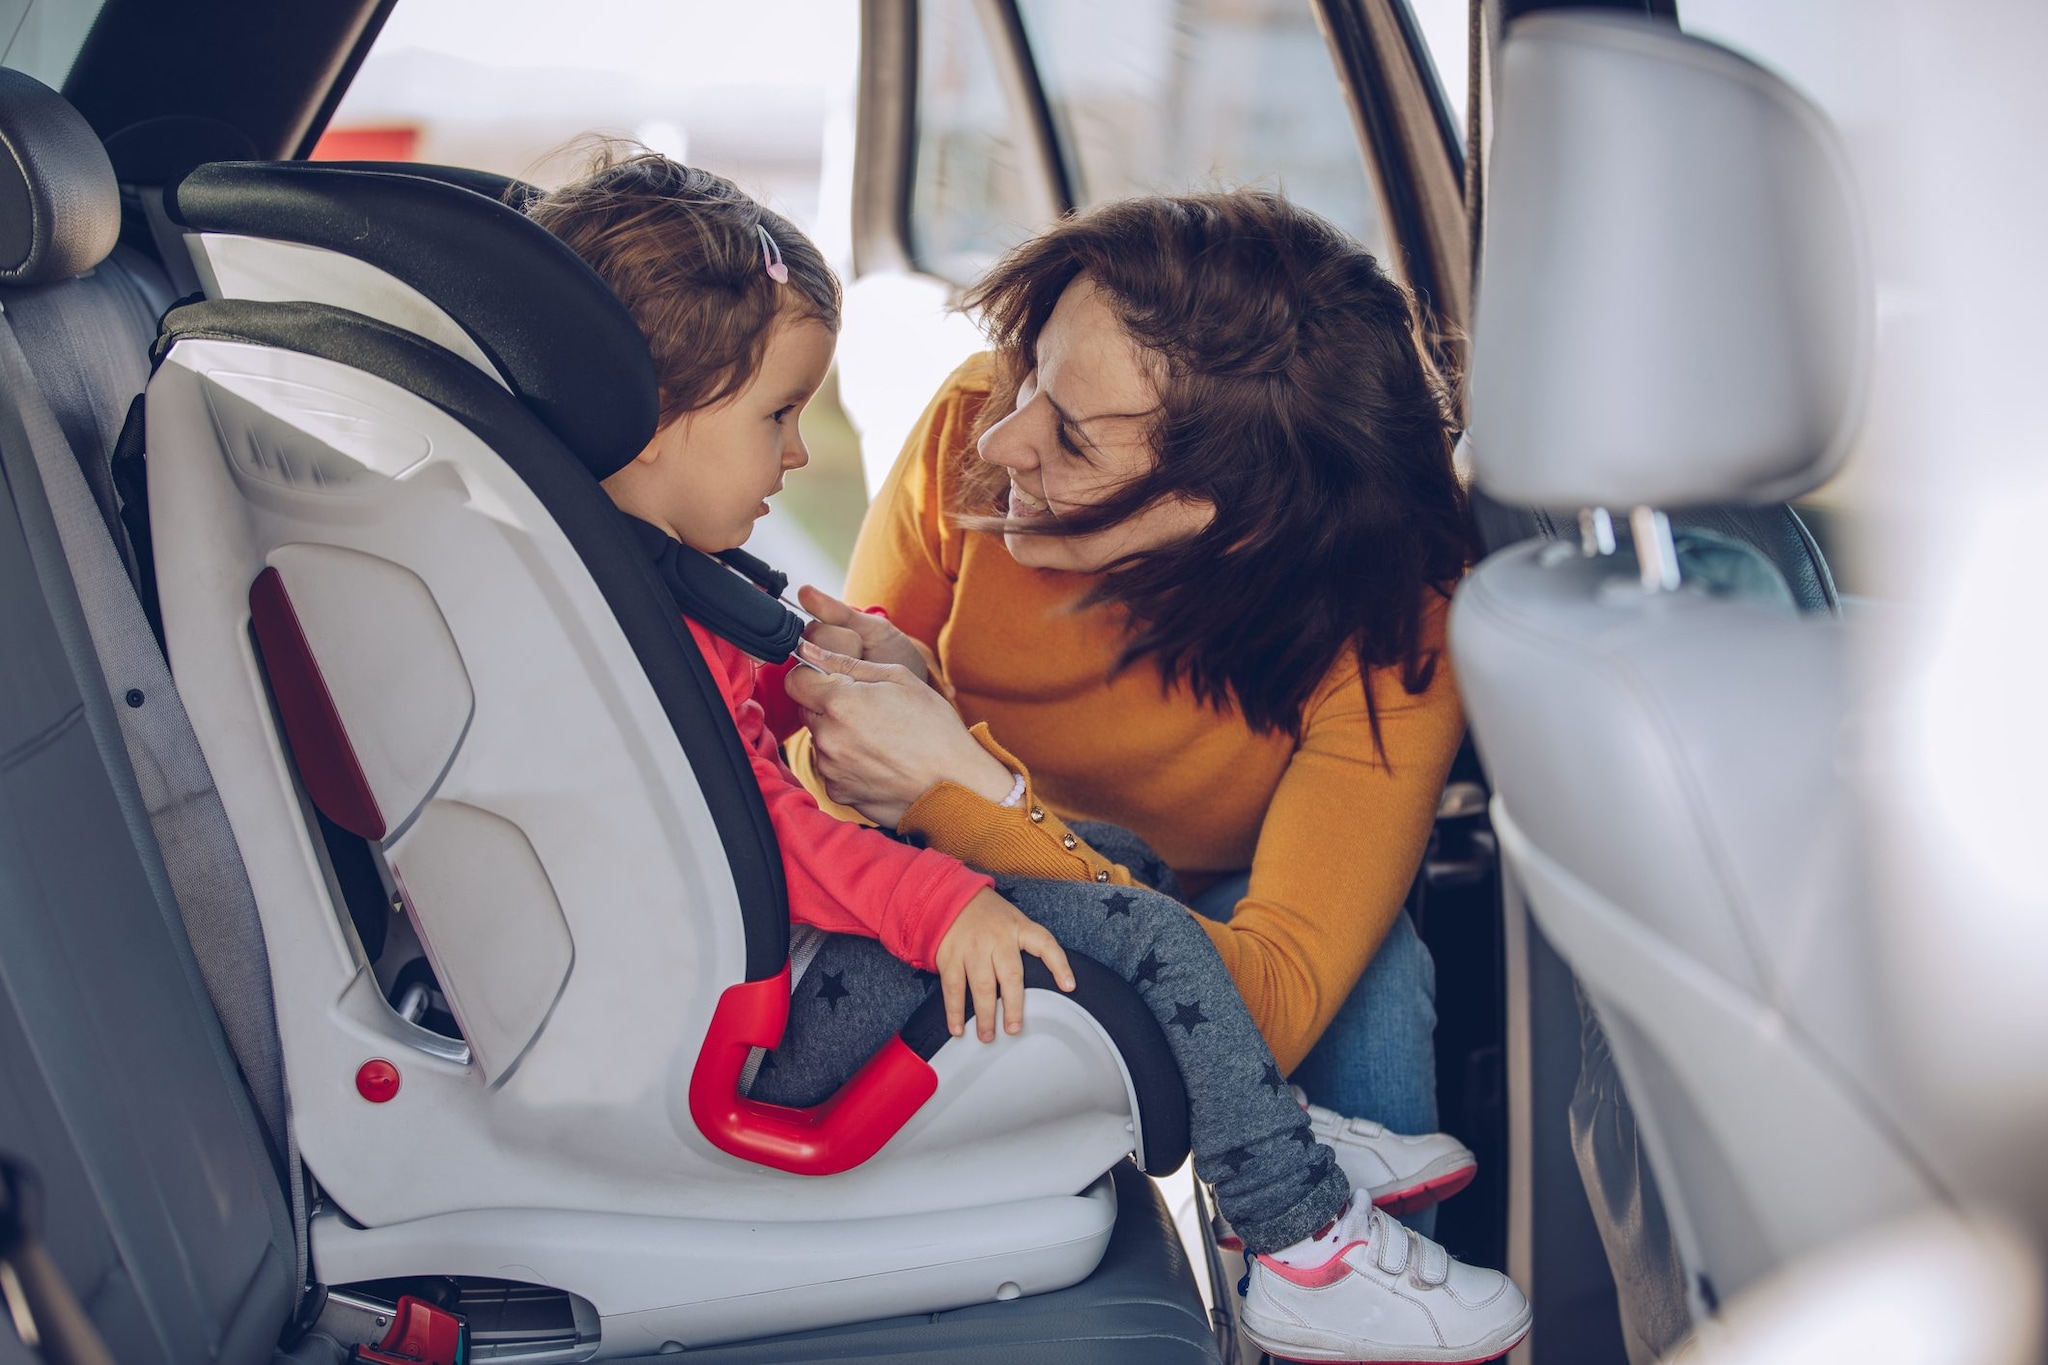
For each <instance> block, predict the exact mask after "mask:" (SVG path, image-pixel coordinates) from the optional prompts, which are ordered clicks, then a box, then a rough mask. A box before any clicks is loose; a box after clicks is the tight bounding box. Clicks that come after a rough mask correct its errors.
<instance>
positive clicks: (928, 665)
mask: <svg viewBox="0 0 2048 1365" xmlns="http://www.w3.org/2000/svg"><path fill="white" fill-rule="evenodd" d="M796 600H797V601H798V602H799V603H800V604H801V605H802V606H803V609H804V610H805V611H807V612H809V613H810V614H811V616H812V617H813V618H814V619H813V620H812V621H811V623H810V625H808V626H806V627H804V638H805V639H806V640H809V641H810V642H811V643H812V644H814V645H820V646H822V647H824V648H826V649H829V650H831V651H832V652H833V653H835V654H844V655H845V656H846V657H847V658H849V659H867V660H871V661H872V662H874V663H878V664H900V665H902V666H903V667H904V668H907V669H909V670H910V671H911V672H912V673H914V674H916V675H917V678H918V681H920V682H926V683H930V684H931V685H932V686H934V687H936V688H938V689H939V690H940V691H941V692H944V693H945V694H946V700H948V701H951V700H952V699H953V689H952V688H951V687H950V686H948V685H947V683H946V681H945V679H944V678H942V677H940V676H939V672H938V660H937V658H936V657H934V656H933V654H932V652H931V650H930V649H929V648H927V647H926V646H925V643H924V642H923V641H922V640H916V639H912V638H911V637H910V636H908V635H906V634H904V633H903V632H902V631H901V630H899V629H898V628H897V627H896V625H895V623H894V622H892V621H890V619H889V618H888V617H886V616H882V615H879V614H877V613H875V612H870V611H856V610H855V609H854V608H852V607H850V606H848V605H847V604H846V603H844V602H842V601H840V600H839V599H838V598H836V597H834V596H832V595H831V594H829V593H825V592H821V591H819V590H818V589H817V588H814V587H812V586H811V585H810V584H808V583H806V584H804V585H803V586H802V587H801V588H798V589H797V591H796Z"/></svg>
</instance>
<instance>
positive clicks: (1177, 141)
mask: <svg viewBox="0 0 2048 1365" xmlns="http://www.w3.org/2000/svg"><path fill="white" fill-rule="evenodd" d="M1019 9H1020V11H1021V12H1022V14H1023V18H1024V27H1025V31H1026V33H1027V34H1028V36H1029V38H1030V41H1031V50H1032V54H1033V56H1034V58H1035V59H1036V62H1037V66H1038V72H1039V78H1040V80H1041V81H1042V82H1043V84H1044V87H1045V93H1046V98H1047V100H1048V101H1050V103H1051V105H1052V108H1053V117H1054V121H1055V123H1056V124H1057V126H1058V127H1059V129H1060V134H1061V138H1062V140H1063V141H1064V142H1065V144H1066V148H1067V156H1068V160H1069V164H1070V166H1071V168H1072V171H1073V174H1074V177H1075V181H1076V184H1075V193H1076V196H1077V197H1078V198H1079V199H1080V200H1081V202H1083V203H1084V204H1097V203H1101V202H1103V201H1105V200H1109V199H1118V198H1122V197H1124V196H1126V195H1131V194H1142V193H1146V192H1151V191H1160V190H1183V189H1232V188H1237V187H1239V186H1247V185H1257V186H1263V187H1265V188H1269V189H1274V190H1278V191H1280V192H1281V193H1284V194H1286V195H1287V196H1288V197H1289V198H1290V199H1292V200H1294V201H1295V202H1296V203H1298V204H1301V205H1303V206H1304V207H1306V208H1310V209H1313V210H1314V211H1315V212H1317V213H1320V214H1322V215H1323V216H1324V217H1326V218H1328V219H1330V220H1331V221H1332V222H1334V223H1336V224H1337V225H1338V226H1339V227H1342V228H1343V229H1345V230H1346V231H1347V232H1349V233H1351V234H1352V235H1353V236H1354V237H1356V238H1358V239H1359V240H1360V241H1361V242H1363V243H1364V244H1365V245H1366V246H1367V247H1368V248H1370V249H1371V250H1373V251H1374V252H1384V250H1385V246H1386V234H1385V231H1384V229H1383V228H1382V225H1381V220H1380V212H1379V206H1378V203H1377V201H1376V199H1375V196H1374V193H1373V189H1372V182H1371V180H1370V178H1369V176H1368V174H1367V171H1366V166H1365V161H1364V156H1363V153H1362V152H1361V150H1360V148H1359V143H1358V135H1357V132H1356V130H1355V125H1354V123H1353V121H1352V117H1351V110H1350V108H1349V106H1348V105H1347V103H1346V101H1345V98H1344V90H1343V87H1342V85H1341V84H1340V83H1339V81H1338V78H1337V72H1336V68H1335V66H1334V65H1333V64H1332V61H1331V57H1330V50H1329V46H1328V44H1327V43H1326V42H1325V41H1324V40H1323V36H1322V32H1321V30H1320V29H1319V28H1318V27H1317V26H1316V16H1315V10H1314V7H1313V4H1312V0H1119V3H1117V4H1114V5H1104V4H1100V3H1098V0H1021V2H1020V4H1019Z"/></svg>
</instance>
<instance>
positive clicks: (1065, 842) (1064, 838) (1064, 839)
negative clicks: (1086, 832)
mask: <svg viewBox="0 0 2048 1365" xmlns="http://www.w3.org/2000/svg"><path fill="white" fill-rule="evenodd" d="M1080 842H1081V841H1080V840H1079V839H1076V838H1075V837H1074V836H1073V835H1071V834H1062V835H1061V836H1060V844H1061V846H1062V847H1064V848H1068V849H1071V848H1073V847H1074V845H1076V844H1078V843H1080Z"/></svg>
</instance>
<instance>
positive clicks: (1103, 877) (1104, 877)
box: [1095, 872, 1109, 882]
mask: <svg viewBox="0 0 2048 1365" xmlns="http://www.w3.org/2000/svg"><path fill="white" fill-rule="evenodd" d="M1095 880H1096V881H1098V882H1106V881H1108V880H1109V874H1108V873H1107V872H1098V873H1096V874H1095Z"/></svg>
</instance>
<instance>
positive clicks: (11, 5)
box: [0, 0, 100, 90]
mask: <svg viewBox="0 0 2048 1365" xmlns="http://www.w3.org/2000/svg"><path fill="white" fill-rule="evenodd" d="M99 13H100V0H0V66H11V67H13V68H14V69H15V70H16V71H20V72H24V73H26V74H27V75H30V76H34V77H35V78H36V79H37V80H39V81H41V82H42V83H43V84H44V85H47V86H49V87H50V88H51V89H53V90H54V89H61V88H62V87H63V85H64V78H65V77H66V76H69V75H70V74H71V64H72V63H73V62H75V61H77V60H78V50H79V49H80V48H82V47H84V46H85V35H86V34H87V33H89V32H90V31H91V30H92V21H93V20H94V19H97V18H98V17H99Z"/></svg>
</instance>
